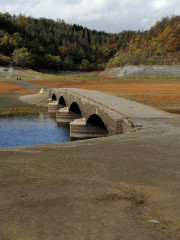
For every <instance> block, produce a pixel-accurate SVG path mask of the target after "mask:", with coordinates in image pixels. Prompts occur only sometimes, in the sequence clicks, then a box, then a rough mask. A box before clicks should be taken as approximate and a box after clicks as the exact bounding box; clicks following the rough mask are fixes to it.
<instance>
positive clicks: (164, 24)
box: [108, 16, 180, 67]
mask: <svg viewBox="0 0 180 240" xmlns="http://www.w3.org/2000/svg"><path fill="white" fill-rule="evenodd" d="M126 64H128V65H131V64H132V65H139V64H145V65H153V64H158V65H161V64H167V65H173V64H180V16H175V17H172V18H168V17H166V18H163V19H162V20H161V21H158V22H156V24H155V25H154V26H153V27H151V28H150V30H147V31H144V32H140V31H139V32H138V33H136V34H134V35H133V36H132V38H131V40H130V42H129V43H128V44H127V46H126V47H125V48H121V49H120V50H119V51H118V52H117V53H116V54H115V56H114V57H113V58H112V59H110V61H109V63H108V66H109V67H117V66H125V65H126Z"/></svg>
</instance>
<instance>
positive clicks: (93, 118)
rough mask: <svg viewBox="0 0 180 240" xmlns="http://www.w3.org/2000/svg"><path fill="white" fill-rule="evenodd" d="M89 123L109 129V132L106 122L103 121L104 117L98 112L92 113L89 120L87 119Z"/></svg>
mask: <svg viewBox="0 0 180 240" xmlns="http://www.w3.org/2000/svg"><path fill="white" fill-rule="evenodd" d="M86 123H87V124H91V125H94V126H96V127H98V128H102V129H104V130H105V131H107V133H108V130H107V128H106V125H105V124H104V122H103V121H102V119H101V118H100V117H99V116H98V115H97V114H93V115H91V116H90V117H89V118H88V120H87V121H86Z"/></svg>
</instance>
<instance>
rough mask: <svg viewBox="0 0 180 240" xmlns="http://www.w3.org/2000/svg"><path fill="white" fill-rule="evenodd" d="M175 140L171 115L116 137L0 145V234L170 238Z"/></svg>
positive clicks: (176, 176)
mask: <svg viewBox="0 0 180 240" xmlns="http://www.w3.org/2000/svg"><path fill="white" fill-rule="evenodd" d="M9 96H10V95H9ZM4 99H6V100H5V101H4V102H3V104H4V105H3V106H5V105H6V106H7V105H9V104H11V103H12V104H15V103H16V104H20V105H21V104H22V106H24V103H23V102H22V101H20V100H19V99H17V98H13V97H12V98H11V100H10V98H9V97H7V98H4ZM7 99H8V100H7ZM13 99H16V100H13ZM37 100H38V99H37ZM44 100H45V99H44ZM44 100H42V102H43V101H44ZM7 101H8V102H7ZM0 102H1V104H2V101H0ZM5 102H6V104H5ZM1 107H2V105H1ZM179 139H180V120H179V117H174V118H167V119H163V120H162V119H149V127H148V128H146V129H144V130H139V131H135V132H133V133H127V134H123V135H119V136H113V137H106V138H99V139H91V140H84V141H76V142H70V143H63V144H55V145H46V146H26V147H16V148H6V149H3V148H1V149H0V239H1V240H41V239H43V240H52V239H55V240H56V239H57V240H65V239H67V240H71V239H72V240H97V239H102V240H111V239H112V240H120V239H121V240H122V239H123V240H132V239H135V240H152V239H155V240H161V239H162V240H169V239H173V240H178V239H179V238H180V224H179V223H180V201H179V199H180V184H179V183H180V160H179V159H180V147H179Z"/></svg>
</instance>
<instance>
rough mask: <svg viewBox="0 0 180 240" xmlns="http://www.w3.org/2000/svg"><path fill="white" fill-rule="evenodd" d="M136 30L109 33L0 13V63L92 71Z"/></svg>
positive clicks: (128, 39)
mask: <svg viewBox="0 0 180 240" xmlns="http://www.w3.org/2000/svg"><path fill="white" fill-rule="evenodd" d="M134 34H135V33H134V32H133V31H124V32H122V33H120V34H110V33H106V32H102V31H101V32H100V31H95V30H89V29H87V28H85V27H82V26H79V25H75V24H74V25H70V24H67V23H65V22H64V21H63V20H57V21H54V20H51V19H45V18H40V19H35V18H32V17H25V16H23V15H18V16H15V15H14V16H11V15H10V14H9V13H0V64H1V65H5V64H8V63H9V61H10V59H11V61H13V64H14V65H17V66H21V67H31V68H42V69H57V70H59V69H64V70H71V69H80V70H94V69H98V68H102V67H104V65H105V64H106V63H107V62H108V61H109V59H110V58H112V57H113V56H114V55H115V54H116V52H117V51H118V50H119V49H120V48H122V47H123V48H124V47H125V46H126V44H127V43H128V42H129V41H130V39H131V38H132V36H133V35H134Z"/></svg>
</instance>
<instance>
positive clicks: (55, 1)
mask: <svg viewBox="0 0 180 240" xmlns="http://www.w3.org/2000/svg"><path fill="white" fill-rule="evenodd" d="M0 12H3V13H4V12H9V13H10V14H14V13H15V14H16V15H17V14H19V13H22V14H25V16H32V17H36V18H39V17H45V18H52V19H55V20H56V19H57V18H59V19H63V20H65V22H67V23H72V24H74V23H75V24H79V25H82V26H86V27H88V28H90V29H96V30H103V31H106V32H112V33H119V32H121V31H122V30H139V29H140V30H146V29H148V28H150V27H151V26H152V25H153V24H154V23H155V22H156V21H158V20H161V18H162V17H166V16H172V15H180V0H0Z"/></svg>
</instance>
